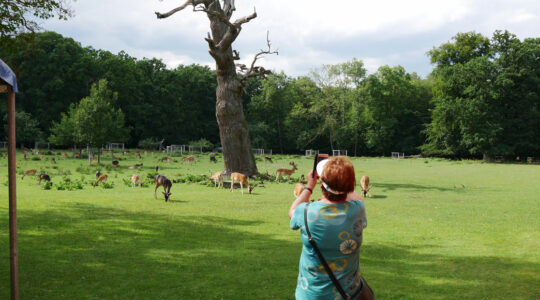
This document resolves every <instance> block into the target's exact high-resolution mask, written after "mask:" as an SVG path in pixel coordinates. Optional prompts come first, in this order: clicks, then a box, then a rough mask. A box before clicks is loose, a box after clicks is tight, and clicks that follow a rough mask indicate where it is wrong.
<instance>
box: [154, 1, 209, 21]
mask: <svg viewBox="0 0 540 300" xmlns="http://www.w3.org/2000/svg"><path fill="white" fill-rule="evenodd" d="M202 3H204V1H203V0H187V1H186V3H184V4H183V5H181V6H178V7H177V8H175V9H172V10H171V11H169V12H166V13H164V14H162V13H159V12H157V11H156V16H157V18H158V19H164V18H168V17H170V16H172V15H174V14H175V13H177V12H179V11H181V10H183V9H184V8H186V7H187V6H188V5H193V10H195V7H196V6H197V5H199V4H202Z"/></svg>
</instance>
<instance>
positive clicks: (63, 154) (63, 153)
mask: <svg viewBox="0 0 540 300" xmlns="http://www.w3.org/2000/svg"><path fill="white" fill-rule="evenodd" d="M60 155H61V156H62V157H68V155H67V153H66V152H62V154H60Z"/></svg>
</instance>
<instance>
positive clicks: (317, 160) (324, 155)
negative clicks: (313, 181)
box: [312, 154, 329, 177]
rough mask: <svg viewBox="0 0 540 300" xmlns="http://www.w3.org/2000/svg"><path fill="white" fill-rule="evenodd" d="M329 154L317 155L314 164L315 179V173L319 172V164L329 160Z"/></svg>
mask: <svg viewBox="0 0 540 300" xmlns="http://www.w3.org/2000/svg"><path fill="white" fill-rule="evenodd" d="M328 157H329V156H328V154H315V160H314V162H313V173H312V174H313V177H315V173H316V172H317V164H318V163H319V162H321V161H323V160H325V159H328Z"/></svg>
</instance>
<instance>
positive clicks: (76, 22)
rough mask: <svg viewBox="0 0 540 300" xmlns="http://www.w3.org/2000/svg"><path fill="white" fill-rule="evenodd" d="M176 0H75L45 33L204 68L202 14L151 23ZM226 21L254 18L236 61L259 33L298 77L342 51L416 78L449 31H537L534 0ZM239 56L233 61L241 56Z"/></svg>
mask: <svg viewBox="0 0 540 300" xmlns="http://www.w3.org/2000/svg"><path fill="white" fill-rule="evenodd" d="M184 2H185V0H181V1H179V0H162V1H158V0H77V1H75V2H72V3H71V7H72V9H73V10H74V12H75V16H74V17H73V18H71V19H69V20H68V21H59V20H47V21H45V22H43V23H42V27H43V28H44V29H45V30H53V31H56V32H58V33H60V34H62V35H64V36H67V37H72V38H73V39H75V40H76V41H78V42H80V43H81V44H82V45H83V46H92V47H94V48H97V49H104V50H108V51H111V52H113V53H118V52H119V51H121V50H124V51H126V52H127V53H128V54H130V55H132V56H135V57H137V58H143V57H149V58H150V57H156V58H159V59H162V60H163V61H164V62H165V63H166V64H167V66H168V67H171V68H174V67H176V66H177V65H179V64H191V63H198V64H204V65H209V66H210V67H213V65H214V63H213V61H212V58H211V57H210V56H209V55H208V48H207V44H206V42H205V41H204V39H203V38H204V37H205V36H206V33H207V32H208V30H209V26H208V24H209V23H208V19H207V18H206V16H205V15H204V14H203V13H200V12H193V11H192V10H191V9H190V8H188V9H186V10H184V11H181V12H179V13H176V14H175V15H173V16H171V17H169V18H167V19H163V20H158V19H156V17H155V14H154V11H159V12H166V11H168V10H170V9H172V8H175V7H177V6H180V5H181V4H183V3H184ZM236 8H237V10H236V12H235V14H234V15H233V17H232V19H233V20H234V19H236V18H240V17H242V16H244V15H247V14H250V13H251V12H252V11H253V9H254V8H256V10H257V14H258V17H257V18H255V19H253V20H252V21H251V22H249V23H247V24H244V26H243V28H242V32H241V34H240V36H239V38H238V39H237V41H236V42H235V43H234V44H233V47H234V49H236V50H238V51H239V52H240V55H241V57H242V61H243V62H249V61H251V58H252V57H253V55H254V54H255V53H257V52H258V51H259V50H260V49H261V48H265V46H266V31H269V32H270V39H271V42H272V46H273V47H274V48H277V49H278V50H279V55H278V56H268V57H266V58H265V59H264V60H263V61H261V64H263V65H264V66H265V67H267V68H270V69H274V70H275V71H278V72H279V71H284V72H285V73H286V74H288V75H292V76H301V75H307V74H308V73H309V71H310V70H313V69H315V68H319V67H321V66H322V65H323V64H334V63H340V62H344V61H347V60H350V59H352V58H357V59H360V60H362V61H363V62H364V64H365V66H366V67H367V69H368V71H369V73H373V72H375V71H376V70H377V68H378V67H380V66H381V65H390V66H395V65H402V66H403V67H405V69H406V70H407V71H408V72H416V73H418V74H419V75H421V76H426V75H427V74H428V73H429V72H430V71H431V69H432V66H431V65H430V63H429V58H428V57H427V55H426V52H427V51H428V50H430V49H431V48H433V47H434V46H438V45H440V44H441V43H444V42H447V41H449V40H450V39H451V38H452V36H454V35H455V34H456V33H457V32H467V31H476V32H480V33H482V34H484V35H486V36H488V37H490V36H491V35H492V34H493V32H494V31H495V30H497V29H501V30H504V29H507V30H509V31H510V32H512V33H514V34H516V35H517V36H518V37H519V38H521V39H524V38H528V37H540V1H538V0H513V1H503V0H490V1H486V0H448V1H438V0H409V1H397V0H379V1H361V0H357V1H354V0H342V1H322V0H271V1H269V0H237V1H236ZM242 61H241V62H242Z"/></svg>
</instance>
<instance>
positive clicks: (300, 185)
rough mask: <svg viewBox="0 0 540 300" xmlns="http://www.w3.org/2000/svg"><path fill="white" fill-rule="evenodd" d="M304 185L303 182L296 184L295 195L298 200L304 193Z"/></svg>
mask: <svg viewBox="0 0 540 300" xmlns="http://www.w3.org/2000/svg"><path fill="white" fill-rule="evenodd" d="M304 187H305V186H304V184H303V183H301V182H298V183H296V185H295V186H294V191H293V194H294V196H295V197H296V198H298V196H300V194H301V193H302V191H303V190H304Z"/></svg>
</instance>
